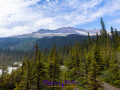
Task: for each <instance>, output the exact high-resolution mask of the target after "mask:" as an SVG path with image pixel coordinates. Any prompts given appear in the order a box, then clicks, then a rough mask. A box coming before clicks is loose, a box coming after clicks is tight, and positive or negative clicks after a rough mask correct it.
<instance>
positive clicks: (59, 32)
mask: <svg viewBox="0 0 120 90" xmlns="http://www.w3.org/2000/svg"><path fill="white" fill-rule="evenodd" d="M88 32H89V35H91V36H94V35H96V33H100V29H93V30H85V29H76V28H73V27H62V28H58V29H55V30H50V29H40V30H38V31H36V32H33V33H30V34H23V35H15V36H11V37H12V38H30V37H32V38H43V37H53V36H67V35H70V34H78V35H85V36H86V35H88Z"/></svg>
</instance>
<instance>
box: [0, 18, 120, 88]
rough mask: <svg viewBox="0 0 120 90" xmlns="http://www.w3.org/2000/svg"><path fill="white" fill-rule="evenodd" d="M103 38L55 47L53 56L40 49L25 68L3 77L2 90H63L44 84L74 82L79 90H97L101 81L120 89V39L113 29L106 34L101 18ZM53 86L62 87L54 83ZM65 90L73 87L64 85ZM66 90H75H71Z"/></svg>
mask: <svg viewBox="0 0 120 90" xmlns="http://www.w3.org/2000/svg"><path fill="white" fill-rule="evenodd" d="M101 26H102V29H101V32H100V35H99V34H97V33H96V38H91V36H90V35H89V33H88V39H87V40H84V41H83V43H80V42H76V43H75V44H74V45H71V44H70V45H69V46H65V47H63V48H59V49H57V50H56V45H55V43H54V45H53V48H52V49H51V50H50V52H47V51H46V53H43V52H42V51H41V50H39V47H38V45H36V47H35V52H34V54H33V55H32V57H31V58H29V59H28V58H25V59H24V61H23V64H22V66H21V67H20V68H19V69H17V70H16V71H13V72H12V73H11V74H10V75H9V74H7V72H6V70H4V73H3V74H2V76H1V78H0V79H1V80H0V89H1V90H13V89H14V90H61V88H60V87H48V86H49V84H43V81H44V80H48V81H52V82H64V80H69V81H73V80H74V81H75V82H78V84H75V85H76V86H77V87H79V88H81V89H86V90H97V89H99V88H102V87H101V82H100V79H101V78H102V79H103V80H104V81H106V82H108V83H110V84H112V85H115V86H118V87H119V86H120V35H119V34H118V33H117V29H114V28H113V27H111V35H109V33H107V31H106V28H105V24H104V21H103V19H102V18H101ZM51 86H60V85H58V84H55V83H52V84H51ZM64 86H71V84H65V85H64ZM65 89H66V90H73V88H72V87H71V88H70V87H67V88H65Z"/></svg>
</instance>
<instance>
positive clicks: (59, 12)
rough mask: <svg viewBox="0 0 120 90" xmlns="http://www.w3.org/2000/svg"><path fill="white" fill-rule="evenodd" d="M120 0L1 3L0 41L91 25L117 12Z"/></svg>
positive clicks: (17, 0) (3, 0) (8, 0)
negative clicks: (29, 34) (20, 35)
mask: <svg viewBox="0 0 120 90" xmlns="http://www.w3.org/2000/svg"><path fill="white" fill-rule="evenodd" d="M119 6H120V0H111V1H109V0H1V1H0V37H5V36H10V35H18V34H24V33H30V32H33V31H37V30H38V29H41V28H46V29H47V28H48V29H56V28H59V27H65V26H73V27H74V26H76V25H80V24H84V23H87V22H92V21H94V20H96V19H97V18H99V17H101V16H104V15H112V14H113V13H115V12H117V11H119V10H120V7H119Z"/></svg>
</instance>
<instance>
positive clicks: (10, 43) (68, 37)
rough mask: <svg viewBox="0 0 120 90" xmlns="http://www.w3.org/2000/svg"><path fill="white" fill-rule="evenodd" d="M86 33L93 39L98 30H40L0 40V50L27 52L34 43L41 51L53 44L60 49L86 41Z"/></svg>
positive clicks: (71, 28) (69, 28)
mask: <svg viewBox="0 0 120 90" xmlns="http://www.w3.org/2000/svg"><path fill="white" fill-rule="evenodd" d="M88 32H89V34H90V35H91V36H93V37H94V35H96V33H100V30H99V29H94V30H84V29H76V28H73V27H63V28H58V29H55V30H49V29H40V30H38V31H36V32H33V33H29V34H23V35H16V36H10V37H6V38H0V48H2V49H12V50H24V51H26V50H27V51H29V50H33V49H34V45H35V43H36V42H37V43H38V45H39V47H40V48H41V49H45V48H51V47H52V45H53V43H54V42H55V43H56V46H57V47H62V46H64V45H68V44H69V43H70V42H71V43H72V44H73V43H74V42H75V41H80V42H82V41H83V40H84V39H87V35H88Z"/></svg>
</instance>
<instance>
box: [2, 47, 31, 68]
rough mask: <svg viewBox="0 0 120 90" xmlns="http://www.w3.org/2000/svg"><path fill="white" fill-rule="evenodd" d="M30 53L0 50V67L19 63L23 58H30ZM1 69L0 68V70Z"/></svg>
mask: <svg viewBox="0 0 120 90" xmlns="http://www.w3.org/2000/svg"><path fill="white" fill-rule="evenodd" d="M31 55H32V52H30V51H29V52H25V51H15V50H14V51H13V50H10V49H6V50H3V49H0V66H2V65H6V66H8V65H12V64H13V63H15V62H20V61H22V59H23V58H24V57H28V58H30V57H31ZM0 69H1V68H0Z"/></svg>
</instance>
